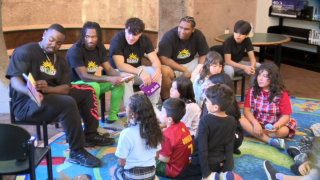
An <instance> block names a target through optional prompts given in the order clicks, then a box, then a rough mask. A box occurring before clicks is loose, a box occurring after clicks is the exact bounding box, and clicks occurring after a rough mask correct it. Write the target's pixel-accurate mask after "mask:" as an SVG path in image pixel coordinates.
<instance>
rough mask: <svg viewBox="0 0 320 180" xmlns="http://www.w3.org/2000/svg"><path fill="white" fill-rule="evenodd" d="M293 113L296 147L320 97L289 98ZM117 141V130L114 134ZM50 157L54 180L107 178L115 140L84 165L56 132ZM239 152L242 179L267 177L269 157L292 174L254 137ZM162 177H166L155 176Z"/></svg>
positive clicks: (319, 109)
mask: <svg viewBox="0 0 320 180" xmlns="http://www.w3.org/2000/svg"><path fill="white" fill-rule="evenodd" d="M291 103H292V108H293V112H294V113H293V114H292V117H294V118H295V119H296V120H297V121H298V131H297V132H296V136H295V138H294V139H286V147H289V146H297V145H298V142H299V140H300V138H301V137H302V136H313V134H312V133H311V131H310V126H311V125H313V124H315V123H320V106H319V103H320V100H313V99H304V98H291ZM114 138H116V140H117V141H118V138H119V133H118V134H115V135H114ZM50 145H51V147H52V156H53V177H54V178H55V179H56V180H85V179H86V180H87V179H89V180H91V179H93V180H102V179H110V176H109V168H110V167H111V166H113V165H115V164H116V162H117V157H116V156H115V155H114V153H115V151H116V148H117V143H115V144H114V145H112V146H110V147H96V148H95V149H91V150H88V151H89V152H90V153H92V154H94V155H95V156H97V157H99V158H101V159H102V162H103V164H102V166H101V167H99V168H87V167H83V166H79V165H75V164H72V163H69V161H68V158H69V150H68V144H66V141H65V135H64V133H61V134H58V135H57V136H56V139H55V140H54V141H53V142H52V143H51V144H50ZM240 150H241V152H242V154H241V155H234V160H235V168H234V172H235V173H236V174H238V175H240V176H241V177H242V178H243V179H244V180H265V179H267V176H266V174H265V172H264V169H263V162H264V161H265V160H269V161H270V162H271V163H272V165H274V167H275V168H276V169H277V170H279V171H281V172H283V173H284V174H288V175H293V173H292V172H291V171H290V165H291V164H292V163H293V159H292V158H291V157H290V156H289V155H288V154H287V152H286V151H282V150H279V149H276V148H274V147H271V146H269V145H267V144H265V143H263V142H261V141H258V140H256V139H254V138H245V141H244V142H243V144H242V146H241V147H240ZM36 175H37V179H41V180H43V179H46V178H47V170H46V165H45V162H43V163H42V164H40V166H38V168H37V169H36ZM159 178H160V179H162V180H166V178H163V177H159ZM16 179H17V180H28V179H29V177H28V175H24V176H18V177H17V178H16Z"/></svg>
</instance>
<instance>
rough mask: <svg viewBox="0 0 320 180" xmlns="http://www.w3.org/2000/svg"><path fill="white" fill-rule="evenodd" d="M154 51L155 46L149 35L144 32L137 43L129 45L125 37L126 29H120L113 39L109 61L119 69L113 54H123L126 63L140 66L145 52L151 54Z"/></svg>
mask: <svg viewBox="0 0 320 180" xmlns="http://www.w3.org/2000/svg"><path fill="white" fill-rule="evenodd" d="M153 51H154V48H153V45H152V42H151V40H150V38H149V37H148V36H146V35H144V34H142V35H141V36H140V38H139V40H138V41H137V42H136V43H134V44H133V45H129V44H128V42H127V40H126V37H125V31H120V32H118V33H117V34H116V35H115V36H114V37H113V38H112V39H111V44H110V50H109V61H110V64H111V66H112V67H113V68H115V69H117V66H116V64H115V62H114V60H113V58H112V56H113V55H121V56H123V57H124V62H125V63H127V64H130V65H131V66H133V67H139V66H141V58H142V57H143V56H144V54H145V53H146V54H149V53H151V52H153Z"/></svg>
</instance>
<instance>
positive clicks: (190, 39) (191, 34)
mask: <svg viewBox="0 0 320 180" xmlns="http://www.w3.org/2000/svg"><path fill="white" fill-rule="evenodd" d="M195 26H196V23H195V21H194V19H193V17H189V16H185V17H184V18H182V19H181V20H180V24H179V26H178V27H175V28H173V29H171V30H169V31H168V32H166V33H165V34H164V36H163V38H162V40H161V41H160V42H159V50H158V56H159V59H160V61H161V63H162V64H163V65H167V66H169V67H170V68H171V69H172V70H173V71H172V70H171V71H170V74H169V75H170V76H169V77H170V78H168V79H165V80H164V81H163V84H169V86H168V87H169V88H168V89H167V90H164V89H163V91H162V92H161V97H162V98H163V99H167V98H169V96H170V87H171V83H172V80H173V79H174V78H175V77H180V76H182V75H184V76H185V77H187V78H191V81H192V82H193V80H194V79H195V78H196V76H197V75H198V74H199V71H200V69H201V67H202V66H203V63H204V61H205V59H206V55H207V53H208V52H209V47H208V44H207V41H206V38H205V37H204V35H203V34H202V32H201V31H200V30H198V29H196V28H195ZM197 53H198V54H199V56H200V57H199V58H195V55H196V54H197Z"/></svg>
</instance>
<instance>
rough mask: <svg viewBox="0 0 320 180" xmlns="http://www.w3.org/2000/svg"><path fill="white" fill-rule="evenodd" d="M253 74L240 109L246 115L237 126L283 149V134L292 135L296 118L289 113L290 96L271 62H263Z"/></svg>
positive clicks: (294, 130) (284, 136)
mask: <svg viewBox="0 0 320 180" xmlns="http://www.w3.org/2000/svg"><path fill="white" fill-rule="evenodd" d="M255 76H256V77H255V79H254V82H253V86H252V87H251V88H250V89H249V91H248V93H247V95H246V101H245V104H244V110H243V113H244V116H245V117H246V119H241V120H240V123H241V126H242V127H243V129H244V131H246V132H247V133H248V134H250V135H252V136H254V137H256V138H258V139H260V140H262V141H264V142H266V143H269V144H270V145H272V146H274V147H277V148H279V149H285V142H284V139H283V138H286V137H288V138H293V137H294V135H295V132H296V129H297V121H296V120H294V119H293V118H292V117H291V116H290V115H291V114H292V107H291V102H290V97H289V94H288V92H287V90H286V88H285V85H284V83H283V80H282V77H281V74H280V71H279V68H278V67H277V66H276V65H275V64H273V63H264V64H262V65H261V66H260V67H259V68H258V69H257V71H256V73H255ZM251 110H253V112H252V111H251ZM269 124H270V125H269Z"/></svg>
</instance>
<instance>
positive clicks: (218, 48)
mask: <svg viewBox="0 0 320 180" xmlns="http://www.w3.org/2000/svg"><path fill="white" fill-rule="evenodd" d="M210 51H215V52H218V53H219V54H220V55H221V56H222V58H224V57H223V50H222V45H215V46H212V47H211V48H210Z"/></svg>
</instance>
